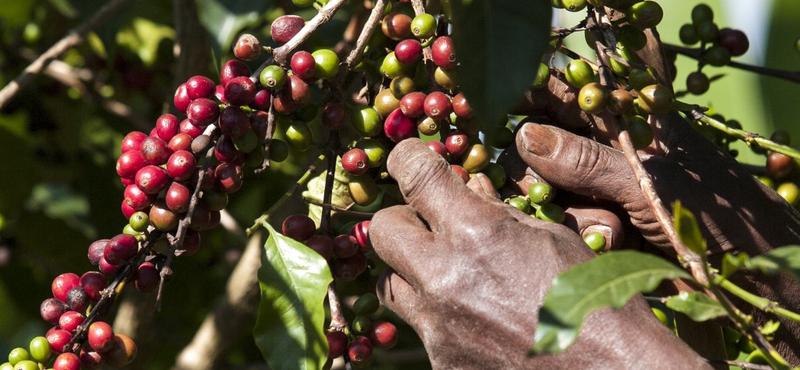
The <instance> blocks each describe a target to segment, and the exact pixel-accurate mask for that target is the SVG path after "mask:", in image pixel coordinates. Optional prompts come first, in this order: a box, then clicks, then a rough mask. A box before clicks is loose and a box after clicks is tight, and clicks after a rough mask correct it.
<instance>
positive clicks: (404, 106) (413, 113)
mask: <svg viewBox="0 0 800 370" xmlns="http://www.w3.org/2000/svg"><path fill="white" fill-rule="evenodd" d="M426 97H427V95H425V93H422V92H419V91H415V92H412V93H408V94H406V95H404V96H403V97H402V98H401V99H400V110H402V111H403V114H405V115H406V116H409V117H412V118H416V117H419V116H421V115H422V114H423V113H425V98H426Z"/></svg>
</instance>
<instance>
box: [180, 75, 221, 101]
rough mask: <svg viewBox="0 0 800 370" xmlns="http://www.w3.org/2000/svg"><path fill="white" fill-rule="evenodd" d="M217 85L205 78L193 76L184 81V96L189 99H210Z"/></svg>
mask: <svg viewBox="0 0 800 370" xmlns="http://www.w3.org/2000/svg"><path fill="white" fill-rule="evenodd" d="M216 87H217V85H216V84H215V83H214V81H211V79H210V78H208V77H206V76H194V77H191V78H189V80H188V81H186V94H187V95H188V96H189V99H192V100H195V99H200V98H211V97H212V96H214V90H215V89H216Z"/></svg>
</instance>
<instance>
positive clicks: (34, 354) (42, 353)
mask: <svg viewBox="0 0 800 370" xmlns="http://www.w3.org/2000/svg"><path fill="white" fill-rule="evenodd" d="M28 349H29V350H30V352H29V353H30V355H31V359H33V360H34V361H37V362H47V360H49V359H50V356H51V352H50V343H49V342H48V341H47V338H45V337H41V336H40V337H35V338H33V339H31V342H30V344H29V345H28ZM9 357H11V356H9Z"/></svg>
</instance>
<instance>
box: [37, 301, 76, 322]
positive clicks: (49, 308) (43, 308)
mask: <svg viewBox="0 0 800 370" xmlns="http://www.w3.org/2000/svg"><path fill="white" fill-rule="evenodd" d="M67 310H69V306H67V304H66V303H64V302H63V301H61V300H59V299H58V298H48V299H45V300H44V301H42V304H41V305H40V306H39V313H40V314H41V315H42V319H43V320H44V321H45V322H46V323H48V324H52V325H58V319H59V318H60V317H61V315H63V314H64V312H67Z"/></svg>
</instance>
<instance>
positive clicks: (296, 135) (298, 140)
mask: <svg viewBox="0 0 800 370" xmlns="http://www.w3.org/2000/svg"><path fill="white" fill-rule="evenodd" d="M284 136H285V137H286V142H287V143H288V144H289V145H290V146H291V147H292V148H294V149H295V150H297V151H301V152H304V151H306V150H308V148H310V147H311V140H312V134H311V129H310V128H309V127H308V124H307V123H305V122H292V124H291V125H289V127H288V128H287V129H286V133H285V134H284Z"/></svg>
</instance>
